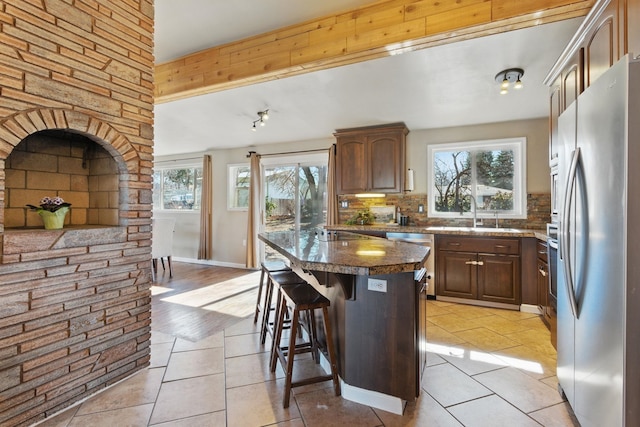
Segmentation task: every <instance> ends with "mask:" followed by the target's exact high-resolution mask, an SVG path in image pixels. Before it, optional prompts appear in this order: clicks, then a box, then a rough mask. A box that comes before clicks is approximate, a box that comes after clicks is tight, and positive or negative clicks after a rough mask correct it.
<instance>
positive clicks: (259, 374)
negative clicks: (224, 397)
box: [225, 353, 284, 388]
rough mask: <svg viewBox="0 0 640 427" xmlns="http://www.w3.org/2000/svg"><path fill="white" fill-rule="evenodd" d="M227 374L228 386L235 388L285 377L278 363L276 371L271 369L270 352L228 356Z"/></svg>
mask: <svg viewBox="0 0 640 427" xmlns="http://www.w3.org/2000/svg"><path fill="white" fill-rule="evenodd" d="M225 375H226V379H227V381H226V384H227V388H233V387H240V386H243V385H248V384H255V383H259V382H264V381H273V380H275V379H276V378H283V377H284V372H283V371H282V368H281V367H280V364H277V365H276V372H273V373H272V372H271V371H270V369H269V353H258V354H249V355H247V356H237V357H228V358H227V359H225Z"/></svg>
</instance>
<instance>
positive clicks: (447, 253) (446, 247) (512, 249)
mask: <svg viewBox="0 0 640 427" xmlns="http://www.w3.org/2000/svg"><path fill="white" fill-rule="evenodd" d="M436 275H437V277H436V294H437V295H439V296H445V297H453V298H465V299H473V300H479V301H487V302H494V303H503V304H511V305H519V304H520V241H519V239H504V238H484V237H480V238H476V237H459V236H437V238H436Z"/></svg>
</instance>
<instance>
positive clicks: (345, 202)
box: [340, 200, 349, 209]
mask: <svg viewBox="0 0 640 427" xmlns="http://www.w3.org/2000/svg"><path fill="white" fill-rule="evenodd" d="M340 207H341V208H345V209H346V208H348V207H349V201H347V200H343V201H341V202H340Z"/></svg>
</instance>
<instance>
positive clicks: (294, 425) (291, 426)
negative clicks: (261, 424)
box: [266, 418, 305, 427]
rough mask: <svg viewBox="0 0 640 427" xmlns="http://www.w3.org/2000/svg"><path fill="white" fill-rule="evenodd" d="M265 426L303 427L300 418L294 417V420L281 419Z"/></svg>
mask: <svg viewBox="0 0 640 427" xmlns="http://www.w3.org/2000/svg"><path fill="white" fill-rule="evenodd" d="M266 427H305V425H304V421H302V418H296V419H295V420H287V421H282V422H280V423H275V424H269V425H268V426H266Z"/></svg>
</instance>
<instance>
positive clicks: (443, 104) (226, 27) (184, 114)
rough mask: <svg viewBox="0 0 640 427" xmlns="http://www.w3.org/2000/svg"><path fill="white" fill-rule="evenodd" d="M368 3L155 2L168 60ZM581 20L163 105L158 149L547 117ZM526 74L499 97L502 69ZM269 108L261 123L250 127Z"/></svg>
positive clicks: (158, 114) (160, 54) (160, 56)
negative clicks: (551, 91) (555, 71)
mask: <svg viewBox="0 0 640 427" xmlns="http://www.w3.org/2000/svg"><path fill="white" fill-rule="evenodd" d="M369 3H371V0H323V1H322V2H319V1H314V2H301V1H299V0H271V1H269V2H249V1H246V0H244V1H240V0H236V1H229V0H181V1H180V2H178V1H175V0H156V2H155V7H156V24H155V28H156V35H155V43H156V46H155V54H156V61H157V62H163V61H167V60H171V59H174V58H177V57H180V56H182V55H185V54H188V53H191V52H194V51H198V50H201V49H204V48H207V47H210V46H216V45H219V44H223V43H227V42H230V41H233V40H238V39H241V38H244V37H248V36H251V35H255V34H260V33H263V32H265V31H269V30H271V29H277V28H281V27H284V26H287V25H292V24H295V23H298V22H301V21H305V20H308V19H311V18H313V17H317V16H324V15H327V14H330V13H334V12H339V11H343V10H348V9H351V8H354V7H357V6H358V5H362V4H369ZM580 22H581V18H579V19H573V20H570V21H564V22H561V23H554V24H545V25H541V26H538V27H534V28H528V29H524V30H517V31H512V32H508V33H503V34H498V35H494V36H489V37H483V38H478V39H474V40H469V41H463V42H457V43H452V44H449V45H445V46H439V47H434V48H429V49H423V50H421V51H417V52H411V53H405V54H403V55H396V56H392V57H388V58H382V59H377V60H371V61H367V62H362V63H359V64H353V65H348V66H343V67H339V68H334V69H330V70H324V71H319V72H314V73H309V74H304V75H300V76H295V77H289V78H286V79H281V80H275V81H271V82H267V83H259V84H254V85H250V86H245V87H241V88H238V89H230V90H226V91H222V92H216V93H212V94H209V95H201V96H197V97H192V98H189V99H185V100H180V101H174V102H169V103H164V104H158V105H156V107H155V154H156V155H159V156H162V155H172V154H180V153H190V152H199V151H205V150H211V149H219V148H232V147H250V146H257V145H261V144H268V143H276V142H292V141H300V142H302V141H307V140H313V139H322V138H329V137H331V136H332V133H333V132H334V130H335V129H340V128H349V127H359V126H368V125H375V124H384V123H391V122H398V121H403V122H405V123H406V124H407V126H408V128H409V129H410V130H417V129H430V128H440V127H451V126H464V125H472V124H479V123H495V122H502V121H510V120H518V119H526V118H535V117H544V116H546V115H547V114H548V99H547V92H548V90H547V88H546V87H545V86H544V85H543V84H542V81H543V79H544V77H545V76H546V74H547V72H548V71H549V69H550V68H551V66H552V65H553V63H554V62H555V60H556V59H557V58H558V56H559V55H560V53H561V52H562V49H563V48H564V46H565V45H566V43H567V42H568V41H569V39H570V38H571V36H572V35H573V33H574V32H575V30H576V29H577V27H578V25H579V24H580ZM511 67H519V68H523V69H524V70H525V74H524V77H523V79H522V81H523V83H524V87H523V88H522V89H521V90H519V91H515V90H512V91H511V92H510V93H509V94H508V95H500V94H499V93H498V91H499V85H498V84H497V83H496V82H495V80H494V77H495V75H496V74H497V73H498V72H499V71H501V70H503V69H505V68H511ZM265 108H269V111H270V120H269V122H268V124H267V125H266V126H265V127H260V128H258V131H257V132H252V131H251V126H252V122H253V121H254V120H256V119H257V112H258V111H259V110H263V109H265Z"/></svg>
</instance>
